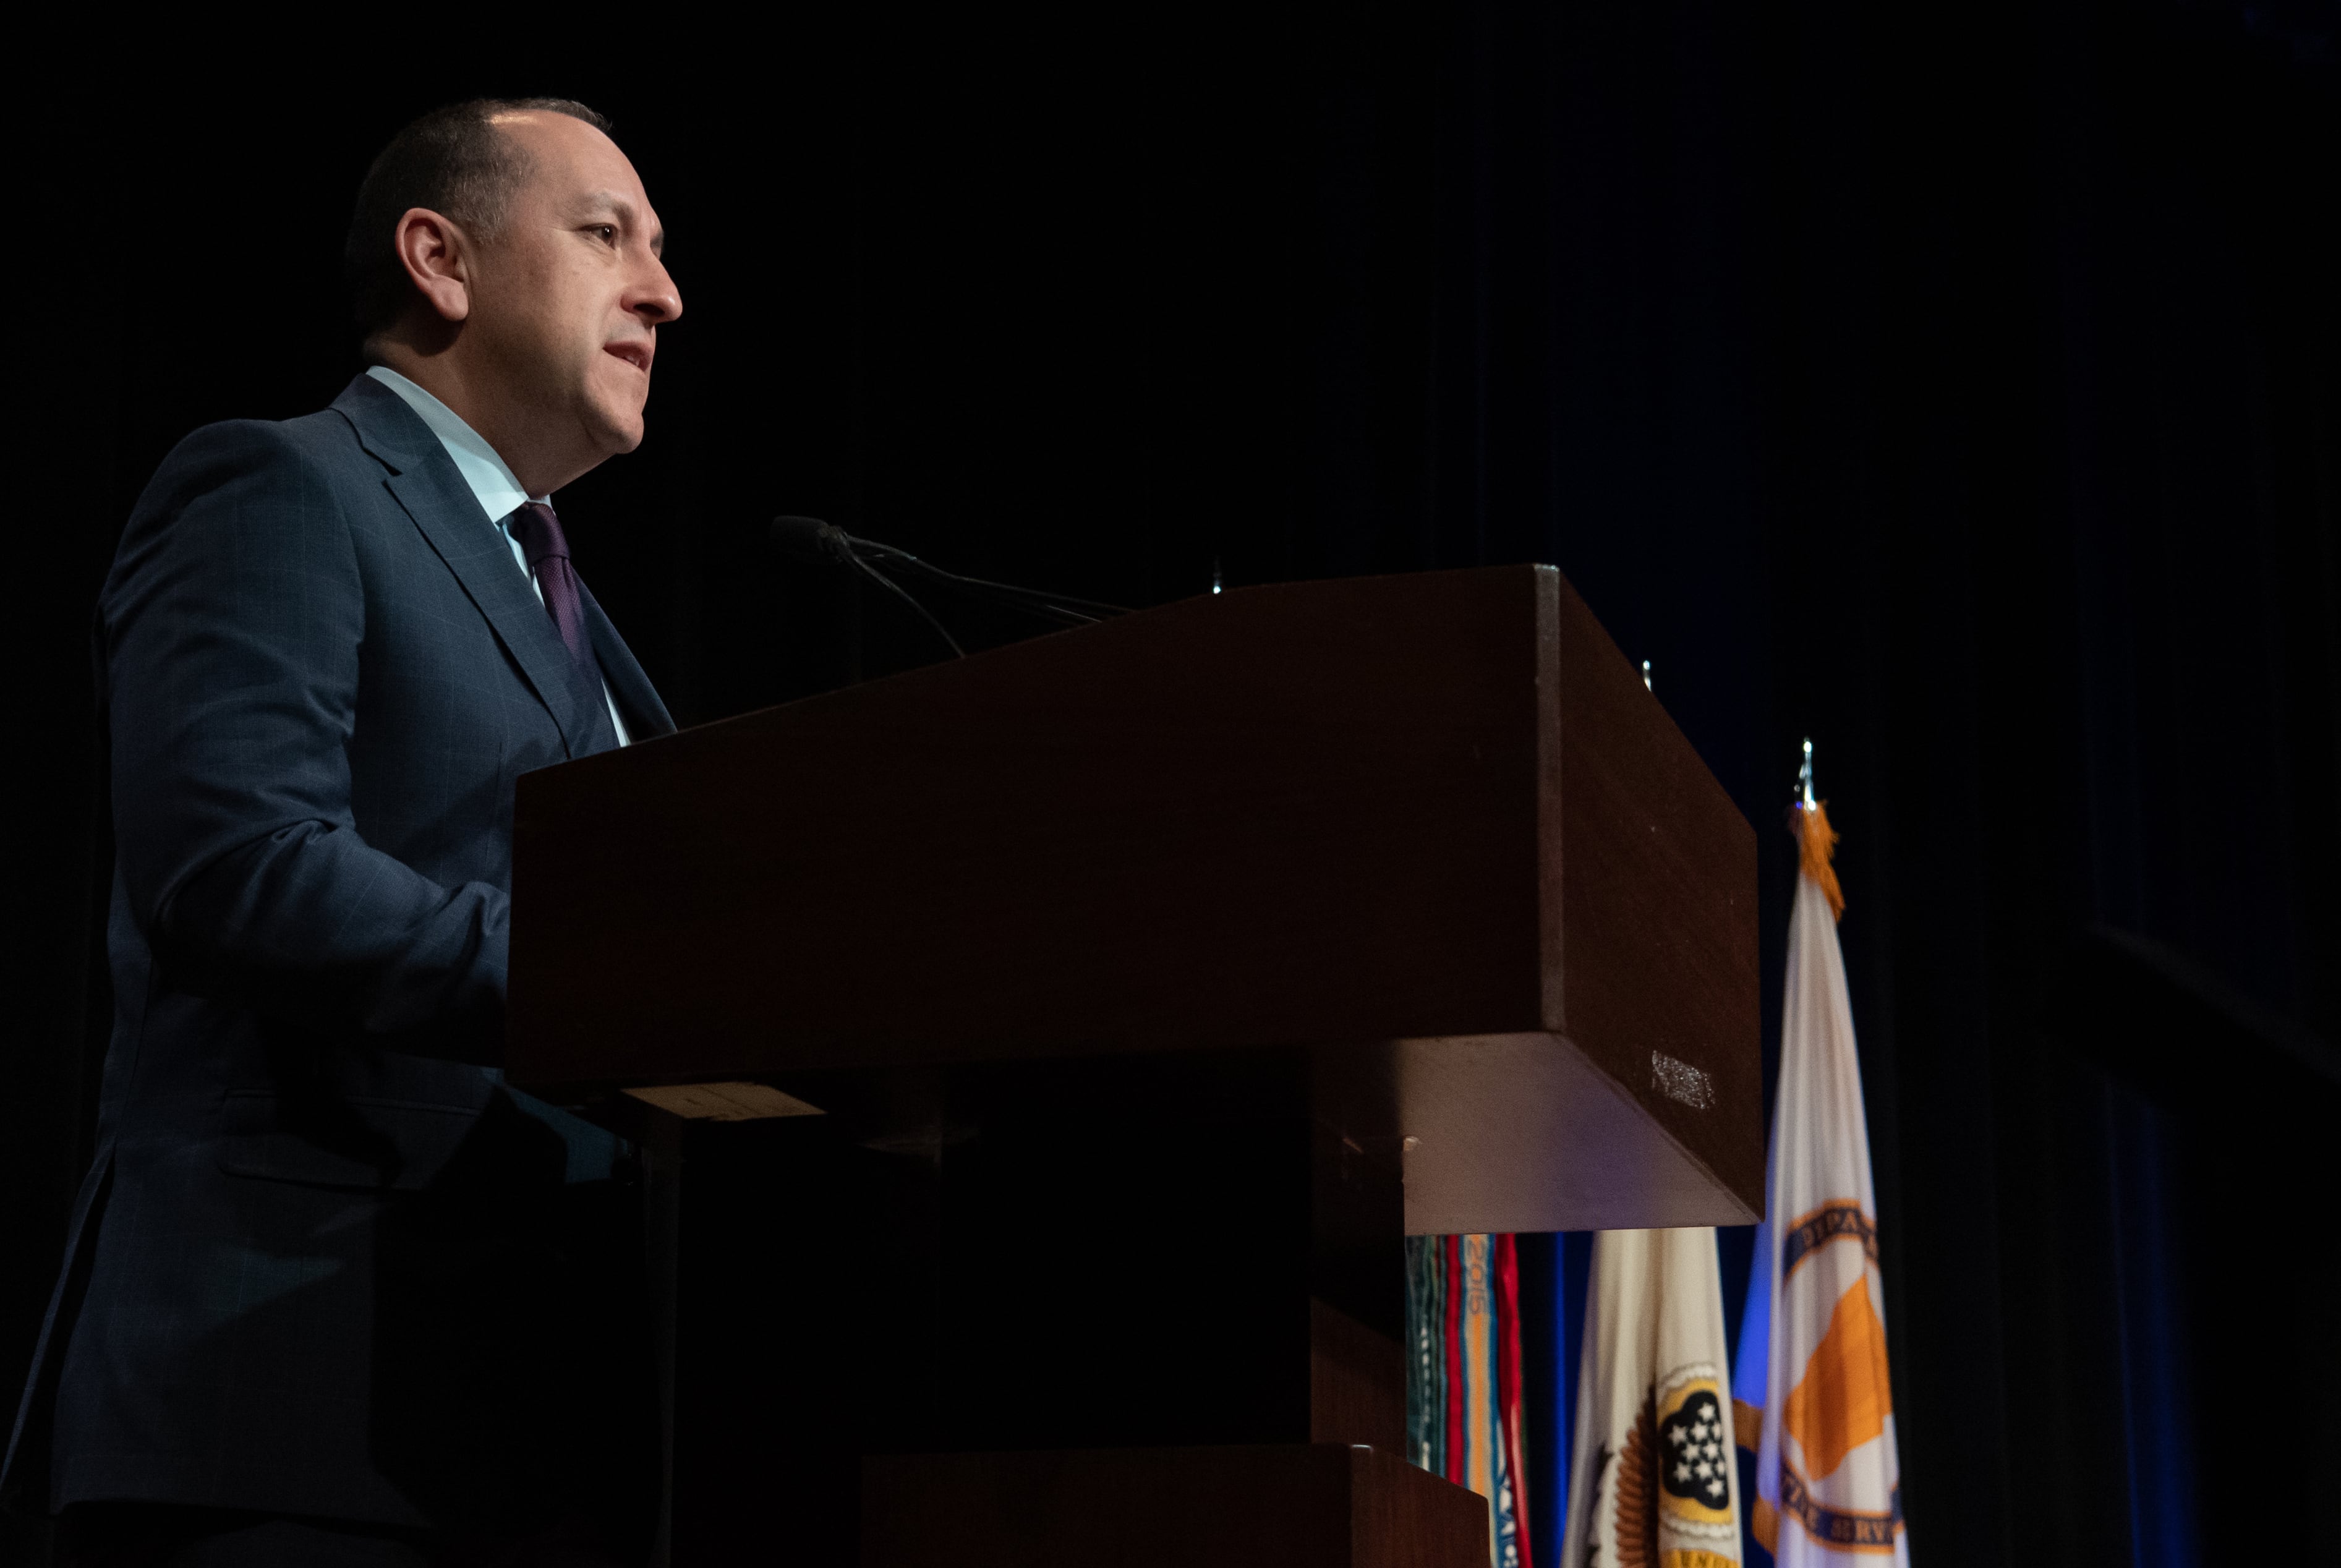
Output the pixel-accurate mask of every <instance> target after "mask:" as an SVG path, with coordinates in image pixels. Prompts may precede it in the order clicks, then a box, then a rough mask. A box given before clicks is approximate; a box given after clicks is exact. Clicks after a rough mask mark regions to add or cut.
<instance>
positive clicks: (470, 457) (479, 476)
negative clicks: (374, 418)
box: [366, 365, 552, 527]
mask: <svg viewBox="0 0 2341 1568" xmlns="http://www.w3.org/2000/svg"><path fill="white" fill-rule="evenodd" d="M366 374H367V375H370V376H372V377H374V379H375V380H376V381H379V382H381V383H382V384H383V385H384V386H387V387H388V388H390V389H391V390H392V391H393V392H394V393H396V394H398V395H399V396H400V397H402V398H403V399H405V400H406V406H407V407H409V408H411V409H413V410H414V412H415V413H416V414H419V415H420V416H421V417H422V420H423V424H427V425H429V426H430V427H431V434H433V435H435V436H437V437H438V438H439V444H440V445H442V446H443V447H445V448H446V449H447V455H448V456H450V457H452V458H453V459H454V460H455V471H456V472H457V473H459V474H462V475H463V483H464V484H468V485H470V486H471V487H472V494H473V496H474V497H475V498H476V499H477V500H478V501H479V503H480V510H481V511H483V512H484V513H486V514H488V521H489V522H491V523H493V524H497V525H498V526H500V527H501V526H502V525H503V521H504V519H505V518H507V517H509V516H511V515H512V514H513V512H515V511H517V510H518V509H519V507H520V505H521V504H522V503H523V502H524V501H532V500H533V501H544V502H550V501H551V499H552V498H551V497H550V496H545V495H534V496H532V495H531V494H529V493H528V492H527V491H525V490H523V489H522V488H521V487H520V481H519V480H517V479H515V478H513V471H512V468H511V467H510V465H508V464H506V463H505V462H504V460H503V458H501V457H499V456H497V455H496V449H495V448H494V447H493V446H491V445H489V444H487V442H486V441H485V440H483V438H482V437H481V435H480V433H479V432H478V431H476V430H474V429H473V428H472V427H471V426H470V425H468V424H464V423H463V416H462V415H461V414H457V413H456V412H455V411H454V410H453V409H452V408H450V407H448V406H447V405H446V404H443V403H442V402H440V401H439V400H438V399H437V398H435V397H433V396H432V395H431V394H429V393H427V392H425V391H423V389H422V388H421V387H419V386H417V385H414V383H413V382H411V381H409V380H407V379H406V377H404V376H403V375H399V374H398V372H396V371H394V370H393V369H391V368H390V367H389V366H388V365H373V366H370V367H368V369H367V371H366Z"/></svg>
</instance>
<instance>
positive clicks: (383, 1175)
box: [219, 1089, 480, 1192]
mask: <svg viewBox="0 0 2341 1568" xmlns="http://www.w3.org/2000/svg"><path fill="white" fill-rule="evenodd" d="M479 1115H480V1114H479V1113H478V1112H477V1111H475V1110H468V1109H465V1108H463V1107H461V1106H455V1105H428V1104H417V1103H415V1102H413V1101H409V1100H383V1099H367V1098H359V1097H354V1096H353V1097H347V1098H340V1097H334V1098H318V1099H309V1098H305V1097H304V1098H302V1099H298V1100H295V1099H290V1098H287V1097H286V1096H284V1095H281V1094H273V1093H270V1092H269V1091H267V1090H257V1089H232V1090H230V1091H228V1094H227V1096H226V1098H225V1099H224V1101H223V1102H222V1104H221V1106H220V1137H219V1168H220V1169H221V1170H223V1171H224V1172H226V1173H227V1174H229V1175H231V1176H252V1177H257V1178H259V1179H260V1180H263V1181H272V1182H299V1183H304V1184H306V1185H310V1186H319V1187H351V1188H359V1189H373V1190H376V1191H400V1192H413V1191H418V1190H420V1189H422V1188H423V1187H427V1186H429V1185H430V1184H431V1183H432V1181H433V1178H435V1177H436V1176H437V1175H438V1174H439V1173H440V1171H441V1170H442V1169H443V1168H444V1167H445V1165H446V1164H447V1162H448V1161H449V1159H451V1158H452V1157H453V1154H454V1153H455V1151H456V1149H457V1148H458V1147H459V1146H460V1145H461V1144H463V1140H464V1139H465V1138H466V1137H467V1136H469V1135H470V1134H471V1132H472V1129H473V1126H474V1125H475V1124H477V1123H478V1121H479Z"/></svg>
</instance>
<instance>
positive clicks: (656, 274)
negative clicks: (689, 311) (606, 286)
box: [626, 256, 682, 326]
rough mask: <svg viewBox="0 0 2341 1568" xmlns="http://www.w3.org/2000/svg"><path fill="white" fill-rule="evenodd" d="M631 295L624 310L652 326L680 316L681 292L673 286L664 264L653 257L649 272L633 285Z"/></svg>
mask: <svg viewBox="0 0 2341 1568" xmlns="http://www.w3.org/2000/svg"><path fill="white" fill-rule="evenodd" d="M631 294H632V297H631V298H629V299H628V300H627V301H626V308H627V309H628V310H631V311H633V313H634V314H635V315H639V316H641V317H642V318H643V320H644V321H647V322H649V323H650V324H651V325H652V326H656V325H658V324H659V323H660V322H662V321H672V320H673V319H674V318H675V317H677V316H679V315H682V290H680V289H678V288H676V287H675V286H674V279H673V278H672V276H670V275H668V273H667V270H666V264H665V263H664V262H662V261H660V260H659V259H658V258H657V257H655V256H653V257H652V258H651V265H650V270H649V272H648V273H647V274H646V275H644V276H643V278H642V279H641V280H640V281H639V282H637V283H636V284H635V285H634V287H633V290H632V291H631Z"/></svg>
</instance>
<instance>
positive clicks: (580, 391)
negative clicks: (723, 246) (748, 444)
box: [465, 113, 682, 472]
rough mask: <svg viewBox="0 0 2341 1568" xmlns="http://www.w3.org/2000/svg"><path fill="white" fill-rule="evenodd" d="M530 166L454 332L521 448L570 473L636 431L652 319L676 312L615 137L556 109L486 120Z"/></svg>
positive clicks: (639, 186) (645, 212)
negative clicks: (461, 330)
mask: <svg viewBox="0 0 2341 1568" xmlns="http://www.w3.org/2000/svg"><path fill="white" fill-rule="evenodd" d="M493 124H494V125H495V126H496V128H497V129H498V130H499V131H500V132H501V133H502V134H503V135H507V136H510V137H511V138H513V141H515V142H517V143H518V144H519V145H521V147H522V149H523V151H525V152H526V153H527V154H528V155H529V158H530V161H531V163H532V164H533V168H532V169H531V171H530V173H529V176H528V178H527V179H526V180H525V181H524V182H523V185H522V186H521V188H520V190H519V191H518V192H517V193H515V194H514V195H513V198H512V203H511V205H510V207H509V208H508V209H507V211H506V214H505V217H504V222H503V228H502V229H501V231H500V232H499V233H497V234H496V235H494V237H493V239H490V240H488V241H487V242H486V243H485V244H483V245H481V246H480V248H479V251H478V253H477V255H478V263H477V265H476V268H475V270H474V273H473V279H472V289H471V312H470V319H469V320H468V321H467V323H466V324H465V330H466V332H467V334H476V335H478V338H479V347H480V349H481V350H482V352H483V354H484V355H485V356H486V357H487V359H488V360H489V361H490V362H491V363H493V365H494V366H495V370H496V380H497V381H498V382H500V383H502V384H503V388H504V390H505V393H506V395H507V396H509V397H511V398H513V400H514V402H515V403H516V404H518V406H514V407H511V409H510V416H511V417H513V418H515V420H516V422H517V423H519V424H523V425H525V426H526V427H527V428H526V431H525V434H523V433H522V432H521V431H517V430H515V431H513V433H512V434H514V435H519V436H522V438H523V440H525V441H526V442H527V443H528V444H530V445H531V446H532V447H535V448H539V449H542V448H543V447H547V446H550V447H553V448H558V449H562V450H563V451H564V452H568V453H573V454H574V458H575V460H576V461H577V462H578V463H579V464H581V465H580V466H579V468H578V471H579V472H583V468H586V467H591V466H593V464H596V463H598V462H600V461H601V460H602V459H603V458H604V457H608V456H610V455H612V454H615V453H620V452H631V451H633V449H634V448H635V447H636V446H637V445H639V444H641V443H642V439H643V403H644V402H645V400H647V399H648V398H649V396H650V390H651V360H652V355H655V354H656V353H657V348H658V325H659V323H661V322H663V321H672V320H673V319H674V318H675V317H677V316H679V315H682V295H680V294H679V293H677V292H676V289H675V286H674V280H673V279H672V278H671V277H669V276H668V275H667V271H666V267H665V265H663V264H662V262H661V261H660V260H659V253H660V250H661V248H662V245H663V244H664V240H665V236H664V235H663V233H662V230H661V229H660V226H659V221H658V215H657V214H656V213H654V212H652V210H651V204H650V198H649V197H648V196H646V195H643V183H642V179H641V177H640V176H639V175H636V174H635V173H634V166H633V165H632V164H631V163H628V162H627V161H626V155H624V154H623V153H621V152H620V151H618V147H617V144H616V143H614V142H613V141H611V140H610V138H609V137H607V136H605V135H603V134H602V133H601V132H599V131H597V130H595V129H594V128H593V126H591V125H587V124H585V123H584V122H583V121H582V120H574V119H572V118H570V117H569V116H568V115H556V114H545V113H526V114H512V115H499V116H497V118H496V119H495V120H494V122H493Z"/></svg>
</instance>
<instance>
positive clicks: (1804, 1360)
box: [1751, 795, 1909, 1568]
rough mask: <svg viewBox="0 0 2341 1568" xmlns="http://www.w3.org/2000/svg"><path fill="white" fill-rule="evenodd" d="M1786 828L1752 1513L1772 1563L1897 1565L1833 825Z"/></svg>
mask: <svg viewBox="0 0 2341 1568" xmlns="http://www.w3.org/2000/svg"><path fill="white" fill-rule="evenodd" d="M1808 800H1809V795H1808ZM1798 830H1799V833H1800V834H1801V836H1802V839H1803V844H1804V853H1803V855H1802V862H1803V867H1804V874H1803V875H1802V876H1800V877H1799V878H1798V884H1797V907H1796V914H1795V916H1794V918H1793V919H1792V920H1791V922H1790V924H1789V927H1788V1001H1787V1005H1786V1008H1785V1009H1784V1013H1783V1017H1782V1022H1781V1030H1780V1086H1779V1091H1778V1098H1777V1099H1776V1101H1775V1102H1774V1106H1773V1115H1772V1156H1771V1168H1770V1171H1769V1174H1768V1176H1767V1179H1766V1182H1765V1211H1766V1212H1765V1223H1764V1230H1763V1232H1762V1233H1761V1235H1762V1237H1763V1241H1764V1243H1765V1244H1764V1256H1762V1257H1760V1258H1758V1260H1757V1267H1758V1270H1759V1271H1763V1272H1762V1273H1759V1275H1758V1279H1759V1280H1761V1281H1764V1282H1765V1284H1766V1291H1767V1299H1768V1303H1769V1308H1770V1310H1769V1313H1768V1318H1769V1322H1770V1333H1769V1335H1768V1338H1769V1342H1770V1343H1769V1354H1768V1357H1767V1359H1766V1363H1765V1379H1764V1391H1765V1393H1764V1397H1763V1402H1762V1403H1763V1436H1762V1440H1761V1442H1760V1443H1759V1445H1758V1449H1757V1458H1756V1491H1757V1493H1758V1500H1757V1501H1756V1503H1755V1504H1754V1512H1755V1519H1754V1521H1753V1523H1754V1526H1755V1533H1756V1535H1757V1538H1758V1540H1762V1541H1764V1542H1765V1543H1766V1544H1768V1545H1769V1546H1771V1547H1772V1550H1773V1553H1774V1557H1775V1559H1776V1561H1777V1562H1778V1564H1779V1568H1809V1565H1814V1564H1821V1563H1878V1562H1881V1561H1883V1560H1885V1559H1886V1558H1888V1556H1890V1557H1891V1558H1892V1559H1893V1561H1894V1562H1895V1563H1908V1561H1909V1544H1908V1537H1907V1536H1906V1535H1905V1533H1904V1532H1903V1529H1902V1488H1901V1468H1900V1464H1899V1462H1898V1460H1897V1458H1896V1455H1895V1447H1894V1398H1893V1392H1892V1386H1891V1384H1890V1383H1889V1382H1888V1378H1887V1372H1886V1318H1885V1306H1886V1292H1885V1288H1884V1281H1883V1279H1882V1278H1881V1276H1880V1275H1879V1273H1878V1202H1877V1198H1876V1196H1875V1194H1874V1193H1872V1191H1871V1188H1870V1184H1869V1134H1868V1128H1867V1125H1866V1124H1865V1123H1864V1121H1863V1118H1862V1110H1861V1067H1860V1064H1859V1063H1858V1061H1857V1060H1856V1059H1855V1056H1854V1047H1853V1012H1852V1007H1851V1004H1850V1003H1849V1002H1848V998H1847V995H1846V988H1845V961H1844V958H1843V956H1842V954H1840V953H1839V952H1838V942H1837V909H1836V904H1837V902H1838V901H1837V900H1836V899H1835V897H1834V896H1833V894H1834V893H1835V886H1836V877H1835V875H1834V874H1833V873H1832V872H1831V871H1830V869H1829V851H1830V849H1831V848H1832V846H1834V844H1836V842H1837V835H1836V834H1833V833H1831V832H1830V831H1829V826H1828V816H1827V814H1824V813H1823V812H1822V811H1821V810H1820V808H1819V807H1818V805H1815V804H1807V805H1806V806H1804V807H1803V808H1802V810H1801V811H1800V812H1799V814H1798ZM1751 1403H1753V1402H1751Z"/></svg>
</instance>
